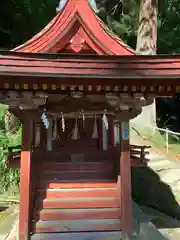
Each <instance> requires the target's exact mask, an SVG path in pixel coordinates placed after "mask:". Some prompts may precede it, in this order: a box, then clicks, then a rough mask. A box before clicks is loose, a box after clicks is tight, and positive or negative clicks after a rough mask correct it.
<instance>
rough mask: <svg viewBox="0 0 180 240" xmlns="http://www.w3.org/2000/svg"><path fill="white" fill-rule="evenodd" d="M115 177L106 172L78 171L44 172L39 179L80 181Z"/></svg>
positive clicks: (113, 174)
mask: <svg viewBox="0 0 180 240" xmlns="http://www.w3.org/2000/svg"><path fill="white" fill-rule="evenodd" d="M113 177H115V172H112V171H109V169H108V171H107V170H106V171H105V170H100V171H88V170H78V171H52V170H49V171H47V170H46V171H44V172H42V174H41V175H39V178H41V179H43V180H44V179H60V180H65V179H69V178H71V179H81V178H89V179H106V178H113Z"/></svg>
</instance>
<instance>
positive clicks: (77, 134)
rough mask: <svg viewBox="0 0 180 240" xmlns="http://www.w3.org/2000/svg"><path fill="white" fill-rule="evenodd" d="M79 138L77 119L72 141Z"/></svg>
mask: <svg viewBox="0 0 180 240" xmlns="http://www.w3.org/2000/svg"><path fill="white" fill-rule="evenodd" d="M79 138H80V136H79V129H78V122H77V118H76V122H75V126H74V129H73V131H72V137H71V139H73V140H77V139H79Z"/></svg>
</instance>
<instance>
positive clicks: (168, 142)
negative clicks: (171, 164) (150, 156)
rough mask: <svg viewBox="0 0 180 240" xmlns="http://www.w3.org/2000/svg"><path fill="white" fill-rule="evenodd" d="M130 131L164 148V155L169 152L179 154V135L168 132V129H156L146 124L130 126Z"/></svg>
mask: <svg viewBox="0 0 180 240" xmlns="http://www.w3.org/2000/svg"><path fill="white" fill-rule="evenodd" d="M131 130H132V131H133V132H135V133H136V134H137V135H139V136H141V137H143V138H144V139H146V140H149V141H151V142H153V143H154V144H156V145H158V146H160V147H164V148H166V153H169V151H170V150H172V151H174V152H176V153H180V133H179V132H174V131H171V130H169V129H168V128H166V129H164V128H158V127H156V126H150V125H146V124H142V125H138V124H135V123H132V124H131Z"/></svg>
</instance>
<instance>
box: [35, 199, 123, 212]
mask: <svg viewBox="0 0 180 240" xmlns="http://www.w3.org/2000/svg"><path fill="white" fill-rule="evenodd" d="M35 206H36V208H37V209H43V208H52V209H54V208H59V209H68V208H119V207H120V198H117V197H107V198H102V197H101V198H92V197H91V198H85V197H83V198H74V199H73V198H63V199H62V198H50V199H44V200H40V199H37V200H36V204H35Z"/></svg>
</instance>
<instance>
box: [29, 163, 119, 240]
mask: <svg viewBox="0 0 180 240" xmlns="http://www.w3.org/2000/svg"><path fill="white" fill-rule="evenodd" d="M115 169H116V168H115V166H114V165H113V164H112V163H111V162H106V161H105V162H86V163H85V162H77V163H72V162H69V163H60V162H58V161H54V162H52V161H51V162H50V161H44V162H43V163H41V164H40V166H39V171H38V181H37V183H36V190H35V198H34V204H33V206H32V209H34V211H33V214H32V221H31V239H32V240H37V239H41V240H43V239H46V240H47V239H53V240H59V239H61V240H79V239H81V240H90V239H98V240H105V239H112V240H115V239H118V240H119V239H120V215H121V214H120V190H119V188H118V184H117V173H116V170H115Z"/></svg>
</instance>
